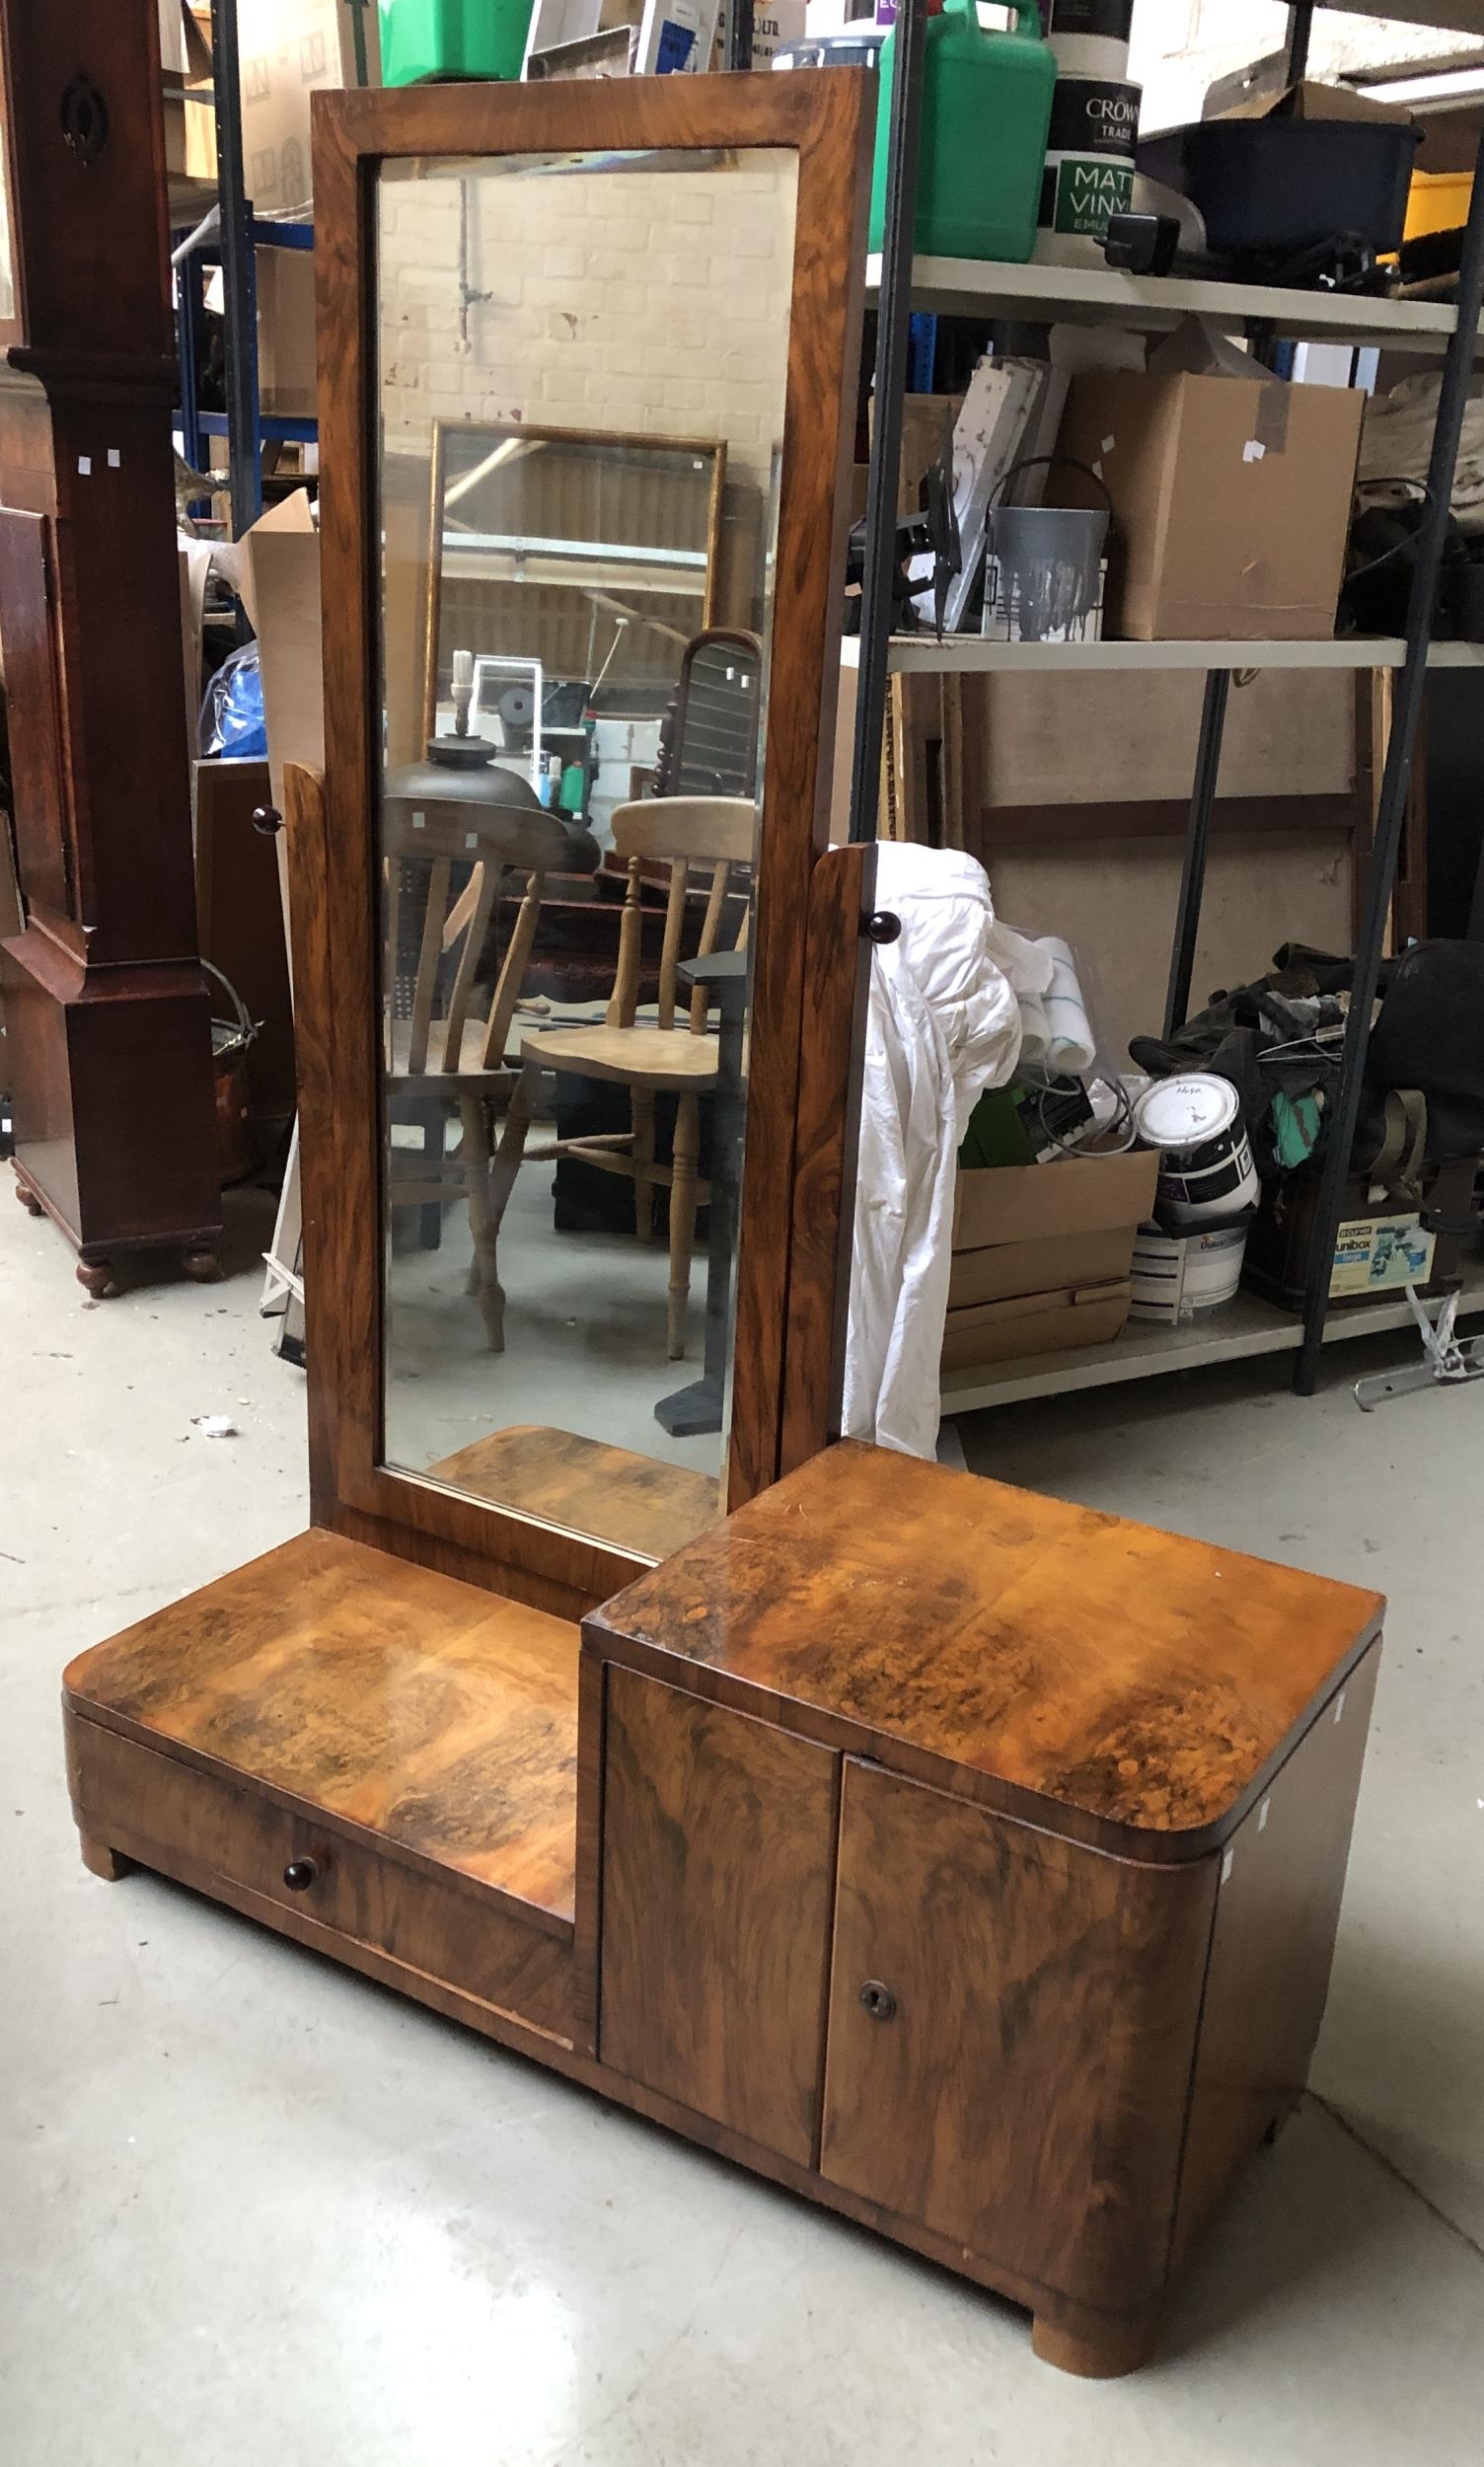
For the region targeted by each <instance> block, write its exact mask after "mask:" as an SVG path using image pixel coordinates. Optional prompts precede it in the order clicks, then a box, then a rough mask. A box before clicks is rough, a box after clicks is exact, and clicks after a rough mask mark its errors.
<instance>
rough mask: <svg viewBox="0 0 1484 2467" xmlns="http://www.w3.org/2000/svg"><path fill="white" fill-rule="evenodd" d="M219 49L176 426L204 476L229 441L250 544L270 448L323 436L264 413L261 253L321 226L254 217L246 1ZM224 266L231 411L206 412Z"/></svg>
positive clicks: (217, 15)
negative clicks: (208, 306)
mask: <svg viewBox="0 0 1484 2467" xmlns="http://www.w3.org/2000/svg"><path fill="white" fill-rule="evenodd" d="M211 49H212V96H213V103H214V108H215V114H216V163H217V207H216V214H215V217H214V222H215V228H214V229H211V230H206V229H205V228H204V227H201V229H200V231H199V233H198V234H197V235H191V234H186V235H183V237H182V240H181V241H179V242H178V244H177V251H176V257H175V265H176V274H177V279H178V283H179V287H180V313H179V316H178V318H177V324H176V333H177V341H178V351H179V360H180V371H181V379H180V408H179V411H178V412H177V417H178V419H179V421H180V425H181V441H182V450H183V452H184V454H185V456H186V461H187V463H190V464H191V465H192V466H193V467H194V468H195V469H196V470H197V471H199V470H201V469H202V468H203V465H202V460H201V455H202V443H203V440H204V439H205V438H207V437H225V438H226V440H227V451H228V477H229V485H230V488H231V495H232V530H233V535H234V537H235V538H237V539H241V537H242V535H243V533H244V532H245V531H246V530H247V529H248V528H249V527H250V525H251V524H253V523H255V522H256V521H257V520H258V517H259V515H260V513H261V512H262V449H263V446H264V444H270V445H271V444H279V443H289V442H293V443H300V444H303V443H309V444H312V443H313V442H314V441H315V440H316V439H317V438H318V436H319V433H320V424H319V421H318V420H317V419H314V418H311V417H302V418H289V417H285V416H280V415H278V414H276V413H272V412H267V413H265V412H264V411H263V410H262V406H261V402H260V389H259V378H258V279H257V251H258V250H259V249H262V248H268V249H299V250H304V249H313V247H314V245H315V234H314V225H313V224H312V223H307V222H292V221H285V222H270V221H267V220H266V219H265V218H264V217H263V216H261V215H259V214H255V213H254V211H253V207H252V204H251V201H250V200H249V198H248V195H247V188H246V178H245V171H244V162H243V143H242V101H241V90H240V87H239V82H238V81H239V70H240V55H239V49H238V39H237V0H211ZM187 243H188V245H186V244H187ZM216 265H219V266H220V267H221V271H222V290H223V325H224V327H225V359H226V388H225V394H226V410H225V411H202V410H201V408H200V377H201V367H202V361H203V356H204V341H205V308H204V299H203V293H204V286H205V278H206V274H207V271H208V269H209V268H210V267H212V266H216Z"/></svg>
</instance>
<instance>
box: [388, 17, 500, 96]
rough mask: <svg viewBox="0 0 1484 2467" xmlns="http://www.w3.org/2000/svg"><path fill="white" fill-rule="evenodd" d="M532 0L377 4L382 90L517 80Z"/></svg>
mask: <svg viewBox="0 0 1484 2467" xmlns="http://www.w3.org/2000/svg"><path fill="white" fill-rule="evenodd" d="M534 5H535V0H381V75H382V84H383V85H384V86H414V85H415V84H416V83H417V81H418V79H419V78H423V77H452V78H467V77H512V78H514V77H519V75H520V64H521V61H522V60H523V58H524V57H525V50H526V31H527V29H528V27H529V26H530V23H531V11H532V8H533V7H534Z"/></svg>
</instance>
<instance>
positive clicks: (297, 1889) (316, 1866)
mask: <svg viewBox="0 0 1484 2467" xmlns="http://www.w3.org/2000/svg"><path fill="white" fill-rule="evenodd" d="M319 1873H320V1862H319V1860H318V1859H290V1861H289V1863H288V1865H287V1867H286V1868H285V1869H284V1871H283V1881H284V1883H285V1884H286V1885H287V1887H288V1889H289V1892H290V1893H308V1891H309V1889H310V1886H311V1885H312V1884H313V1883H314V1882H315V1880H316V1878H317V1877H318V1875H319Z"/></svg>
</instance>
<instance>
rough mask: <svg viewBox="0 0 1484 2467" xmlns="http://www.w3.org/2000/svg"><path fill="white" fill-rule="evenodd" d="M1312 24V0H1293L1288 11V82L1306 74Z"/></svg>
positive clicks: (1295, 80)
mask: <svg viewBox="0 0 1484 2467" xmlns="http://www.w3.org/2000/svg"><path fill="white" fill-rule="evenodd" d="M1313 26H1314V0H1295V5H1294V7H1293V8H1291V9H1290V11H1289V84H1290V85H1291V86H1297V85H1298V84H1299V79H1300V78H1302V77H1306V76H1307V74H1308V38H1309V36H1310V35H1311V34H1312V32H1313Z"/></svg>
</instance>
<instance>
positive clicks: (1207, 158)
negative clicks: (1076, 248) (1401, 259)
mask: <svg viewBox="0 0 1484 2467" xmlns="http://www.w3.org/2000/svg"><path fill="white" fill-rule="evenodd" d="M1421 142H1422V133H1421V131H1420V130H1419V129H1416V128H1407V127H1404V126H1402V125H1400V124H1399V123H1397V122H1393V121H1388V120H1297V119H1265V120H1194V121H1192V122H1191V124H1190V125H1189V127H1187V128H1172V129H1169V130H1168V131H1166V133H1165V134H1164V135H1162V136H1158V137H1148V138H1146V139H1145V140H1144V141H1143V142H1142V144H1141V145H1140V148H1139V169H1140V170H1141V171H1142V172H1144V173H1145V174H1147V176H1148V177H1149V178H1150V180H1159V181H1163V182H1164V183H1165V185H1166V187H1171V188H1176V189H1178V190H1179V191H1180V194H1181V195H1182V196H1187V197H1189V198H1190V200H1191V202H1192V204H1193V205H1196V206H1198V207H1199V209H1200V212H1201V215H1202V217H1203V219H1204V221H1205V224H1206V237H1207V241H1208V243H1209V245H1210V246H1211V248H1212V249H1214V250H1215V251H1216V253H1217V255H1218V256H1220V257H1248V256H1255V255H1262V256H1264V257H1271V256H1273V255H1275V254H1277V253H1281V252H1284V251H1288V250H1294V251H1297V250H1299V249H1306V248H1312V247H1314V246H1315V245H1316V244H1317V243H1318V242H1320V241H1324V240H1329V239H1332V238H1333V237H1334V236H1335V235H1336V234H1337V233H1340V232H1346V233H1352V232H1353V233H1354V234H1355V235H1356V236H1357V237H1358V238H1359V239H1361V240H1364V241H1365V242H1366V243H1367V244H1368V246H1369V247H1371V248H1373V250H1374V251H1375V253H1376V255H1377V256H1378V257H1383V256H1386V255H1388V254H1389V253H1390V252H1391V251H1392V250H1393V249H1398V248H1400V246H1401V235H1402V226H1403V225H1404V223H1405V222H1406V219H1407V190H1408V188H1409V187H1410V186H1411V181H1412V167H1413V164H1414V163H1415V161H1416V157H1417V148H1418V146H1419V145H1420V144H1421Z"/></svg>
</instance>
